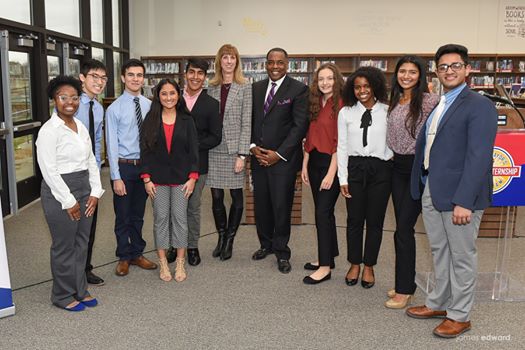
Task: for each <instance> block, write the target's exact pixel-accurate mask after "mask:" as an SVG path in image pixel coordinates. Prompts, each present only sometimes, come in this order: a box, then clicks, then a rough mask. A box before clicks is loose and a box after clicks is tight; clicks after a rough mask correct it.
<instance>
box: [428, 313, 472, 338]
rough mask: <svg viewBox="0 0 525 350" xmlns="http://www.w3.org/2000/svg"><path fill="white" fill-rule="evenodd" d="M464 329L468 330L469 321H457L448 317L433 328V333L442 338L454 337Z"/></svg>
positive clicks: (463, 331) (464, 330)
mask: <svg viewBox="0 0 525 350" xmlns="http://www.w3.org/2000/svg"><path fill="white" fill-rule="evenodd" d="M466 331H470V321H467V322H459V321H454V320H451V319H450V318H446V319H445V320H444V321H443V322H441V324H440V325H439V326H437V327H436V328H434V334H435V335H437V336H438V337H442V338H455V337H457V336H458V335H460V334H463V333H465V332H466Z"/></svg>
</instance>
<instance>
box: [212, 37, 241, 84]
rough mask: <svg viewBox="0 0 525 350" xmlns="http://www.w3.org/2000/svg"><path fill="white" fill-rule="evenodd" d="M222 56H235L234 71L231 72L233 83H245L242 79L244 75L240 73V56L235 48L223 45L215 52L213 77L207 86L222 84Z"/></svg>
mask: <svg viewBox="0 0 525 350" xmlns="http://www.w3.org/2000/svg"><path fill="white" fill-rule="evenodd" d="M224 55H232V56H235V60H236V61H237V62H236V63H235V70H234V71H233V81H234V82H236V83H237V84H244V83H245V82H246V79H245V78H244V75H243V73H242V63H241V56H240V55H239V50H237V48H236V47H235V46H233V45H231V44H224V45H222V46H221V47H220V48H219V51H217V55H215V75H214V76H213V78H211V79H210V82H209V84H210V85H221V84H222V66H221V59H222V56H224Z"/></svg>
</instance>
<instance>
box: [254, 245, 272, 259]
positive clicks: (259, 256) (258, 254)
mask: <svg viewBox="0 0 525 350" xmlns="http://www.w3.org/2000/svg"><path fill="white" fill-rule="evenodd" d="M270 254H273V251H272V250H271V249H266V248H261V249H259V250H257V251H256V252H255V253H253V255H252V259H253V260H261V259H264V258H266V257H267V256H268V255H270Z"/></svg>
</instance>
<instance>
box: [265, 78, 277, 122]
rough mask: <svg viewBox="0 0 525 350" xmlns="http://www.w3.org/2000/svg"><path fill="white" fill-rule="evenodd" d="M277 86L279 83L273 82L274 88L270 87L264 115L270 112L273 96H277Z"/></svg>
mask: <svg viewBox="0 0 525 350" xmlns="http://www.w3.org/2000/svg"><path fill="white" fill-rule="evenodd" d="M276 86H277V83H274V82H272V88H271V89H270V93H269V94H268V97H266V102H264V115H266V113H268V110H269V109H270V104H271V103H272V100H273V97H274V96H275V87H276Z"/></svg>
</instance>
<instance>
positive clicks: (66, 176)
mask: <svg viewBox="0 0 525 350" xmlns="http://www.w3.org/2000/svg"><path fill="white" fill-rule="evenodd" d="M435 63H436V67H437V69H436V74H437V76H438V78H439V80H440V82H441V84H442V86H443V90H444V95H443V96H441V98H440V97H439V96H438V95H435V94H432V93H430V92H429V89H428V84H427V78H426V68H425V67H426V65H425V63H424V62H423V61H422V60H421V59H420V58H419V57H417V56H413V55H406V56H403V57H402V58H401V59H400V60H399V61H398V63H397V65H396V67H395V72H394V74H393V79H392V83H391V91H390V96H388V90H387V84H386V78H385V76H384V74H383V72H381V71H380V70H379V69H377V68H373V67H361V68H359V69H357V70H356V71H355V72H354V73H352V74H351V75H350V76H349V77H348V78H347V79H346V82H345V79H344V78H343V76H342V74H341V72H340V70H339V68H338V67H337V66H336V65H335V64H333V63H324V64H322V65H320V67H319V68H318V69H317V70H316V72H315V73H314V79H313V82H312V84H311V86H310V87H309V89H308V87H307V86H305V85H304V84H302V83H301V82H299V81H297V80H295V79H293V78H291V77H290V76H289V75H287V69H288V53H287V52H286V51H285V50H284V49H282V48H273V49H271V50H270V51H269V52H268V53H267V56H266V70H267V74H268V78H267V79H264V80H261V81H258V82H256V83H253V84H251V85H250V84H248V83H247V82H246V79H245V78H244V76H243V73H242V70H241V67H242V65H241V58H240V55H239V52H238V50H237V48H235V47H234V46H232V45H229V44H226V45H223V46H222V47H221V48H220V49H219V51H218V53H217V55H216V57H215V67H216V71H215V75H214V77H213V78H211V79H210V81H209V87H208V89H204V83H205V80H206V75H207V70H208V63H207V62H206V61H205V60H202V59H197V58H192V59H189V60H188V63H187V65H186V68H185V84H184V89H181V88H180V87H179V84H178V83H177V82H176V81H174V80H172V79H162V80H161V81H160V82H159V83H158V84H157V86H156V87H155V89H154V96H153V99H152V101H150V100H148V99H147V98H145V97H144V96H142V95H141V88H142V86H143V83H144V74H145V68H144V65H143V63H142V62H140V61H139V60H136V59H130V60H128V61H127V62H125V63H124V65H123V66H122V71H121V79H122V82H123V83H124V87H125V89H124V92H123V94H122V95H121V96H120V97H119V98H117V99H116V100H115V101H114V102H113V103H112V104H111V105H110V107H109V108H108V110H107V111H106V117H105V118H106V119H105V121H106V122H105V127H106V143H107V153H108V154H107V158H108V160H109V166H110V176H111V184H112V190H113V205H114V211H115V235H116V239H117V248H116V255H117V257H118V258H119V262H118V264H117V267H116V274H117V275H119V276H125V275H127V274H128V273H129V265H137V266H139V267H141V268H144V269H156V268H157V264H156V263H154V262H152V261H150V260H148V259H147V258H145V257H144V256H143V255H142V253H143V251H144V247H145V245H146V243H145V241H144V240H143V238H142V226H143V217H144V211H145V204H146V200H147V197H148V196H149V197H150V198H151V202H152V206H153V217H154V219H153V221H154V225H153V232H154V237H155V245H156V248H157V254H158V258H159V262H158V265H159V266H160V273H159V276H160V278H161V279H162V280H163V281H170V280H171V279H175V280H176V281H178V282H181V281H184V280H185V279H186V277H187V271H186V268H185V261H186V258H187V260H188V263H189V264H190V265H193V266H196V265H198V264H199V263H200V261H201V257H200V253H199V249H198V241H199V234H200V212H201V195H202V191H203V188H204V186H205V185H207V186H208V187H210V188H211V195H212V212H213V218H214V221H215V225H216V228H217V233H218V242H217V246H216V247H215V249H214V250H213V252H212V256H213V257H218V258H220V259H221V260H228V259H230V258H231V256H232V249H233V242H234V238H235V235H236V233H237V230H238V228H239V224H240V221H241V218H242V213H243V202H244V200H243V187H244V185H245V169H246V164H245V162H246V158H247V157H248V156H250V155H251V163H250V164H251V180H252V182H253V194H254V201H255V221H256V230H257V235H258V238H259V242H260V248H259V249H258V250H257V251H256V252H255V253H254V254H253V256H252V259H253V260H261V259H264V258H266V257H267V256H268V255H271V254H274V255H275V257H276V260H277V268H278V270H279V271H280V272H281V273H289V272H290V271H291V268H292V266H291V264H290V257H291V250H290V247H289V246H288V242H289V239H290V227H291V226H290V225H291V211H292V203H293V197H294V192H295V183H296V175H297V172H298V171H300V173H301V179H302V181H303V182H304V183H305V184H306V185H309V186H310V187H311V190H312V195H313V200H314V205H315V225H316V231H317V243H318V244H317V255H318V259H317V260H316V261H313V262H308V263H306V264H305V265H304V268H305V269H306V270H311V271H312V273H311V274H310V275H308V276H306V277H304V279H303V282H304V283H305V284H310V285H312V284H319V283H321V282H323V281H326V280H328V279H330V278H331V269H333V268H335V258H336V257H337V256H338V255H339V248H338V242H337V232H336V222H335V216H334V208H335V205H336V202H337V199H338V198H339V194H341V196H342V197H343V198H344V199H345V201H346V208H347V225H346V237H347V259H348V261H349V262H350V268H349V270H348V272H347V274H346V278H345V282H346V284H347V285H348V286H353V285H356V284H357V283H358V281H359V279H361V286H362V287H363V288H366V289H368V288H371V287H373V286H374V284H375V276H374V266H375V265H376V264H377V258H378V254H379V250H380V246H381V241H382V235H383V223H384V218H385V213H386V208H387V204H388V200H389V198H390V195H392V200H393V204H394V213H395V219H396V230H395V234H394V243H395V253H396V261H395V288H394V289H391V290H389V291H388V293H387V294H388V300H387V301H386V302H385V306H386V307H388V308H393V309H400V308H405V307H406V306H407V305H408V304H409V303H410V302H411V298H412V296H413V294H414V292H415V290H416V284H415V271H416V267H415V258H416V244H415V237H414V226H415V223H416V221H417V218H418V216H419V214H420V213H421V211H422V212H423V220H424V224H425V228H426V231H427V234H428V238H429V242H430V246H431V251H432V255H433V259H434V270H435V275H436V287H435V288H434V290H433V291H432V293H430V294H429V295H428V297H427V300H426V303H425V305H423V306H416V307H411V308H408V309H407V310H406V313H407V314H408V315H409V316H411V317H415V318H432V317H445V320H444V321H443V322H442V323H441V324H440V325H439V326H438V327H436V329H435V330H434V333H435V334H436V335H438V336H442V337H454V336H457V335H459V334H461V333H463V332H465V331H467V330H469V329H470V321H469V314H470V310H471V308H472V303H473V288H474V285H475V281H476V245H475V239H476V236H477V232H478V228H479V224H480V220H481V215H482V212H483V209H484V208H486V207H487V206H489V205H490V201H491V194H492V191H491V190H492V187H491V186H492V177H491V165H492V146H493V142H494V138H495V133H496V128H497V121H496V120H497V113H496V111H495V108H494V107H493V105H492V103H491V102H490V101H489V100H488V99H486V98H484V97H482V96H481V95H479V94H475V93H473V92H472V91H470V89H469V88H468V87H467V86H466V83H465V79H466V77H467V76H468V74H469V72H470V66H469V63H468V51H467V49H466V48H465V47H463V46H461V45H455V44H448V45H445V46H442V47H440V48H439V49H438V51H437V52H436V54H435ZM79 78H80V80H81V81H82V85H81V83H80V81H78V80H77V79H75V78H73V77H64V76H59V77H57V78H55V79H53V80H52V81H51V82H50V84H49V89H48V90H49V91H48V95H49V97H50V98H51V99H53V100H54V101H55V105H56V108H55V112H54V113H53V115H52V117H51V119H50V120H49V121H48V122H46V124H45V125H44V126H43V127H42V128H41V130H40V133H39V137H38V140H37V155H38V161H39V165H40V168H41V169H42V174H43V178H44V180H43V185H42V205H43V208H44V213H45V216H46V219H47V221H48V224H49V228H50V231H51V235H52V239H53V244H52V247H51V267H52V272H53V290H52V302H53V303H54V304H55V305H57V306H58V307H61V308H64V309H66V310H70V311H80V310H82V309H84V308H85V307H92V306H96V304H97V300H96V299H95V298H93V297H92V296H90V294H89V293H88V291H87V283H88V282H89V283H91V284H102V283H104V281H103V280H102V279H101V278H100V277H98V276H96V275H94V274H93V272H92V266H91V264H90V260H91V252H92V245H93V240H94V234H95V226H96V216H97V210H96V207H97V200H98V198H100V196H101V195H102V193H103V192H104V190H102V186H101V184H100V172H99V167H100V150H101V138H102V126H101V124H102V120H103V110H102V107H101V106H100V104H98V102H97V101H96V96H97V94H99V93H100V92H101V91H103V89H104V87H105V83H106V81H107V76H106V70H105V67H104V65H103V64H102V63H100V62H98V61H95V60H88V61H86V62H85V63H84V65H83V66H82V69H81V74H80V77H79ZM75 117H76V118H75ZM303 141H304V144H303ZM97 165H98V167H97ZM226 189H229V192H230V197H231V205H230V209H229V212H228V213H227V210H226V207H225V202H224V191H225V190H226ZM365 227H366V235H365ZM171 247H172V249H173V250H174V251H175V255H176V258H175V271H174V275H172V273H171V271H170V269H169V265H168V259H167V254H166V252H167V250H168V249H170V248H171ZM186 256H187V257H186Z"/></svg>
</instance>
